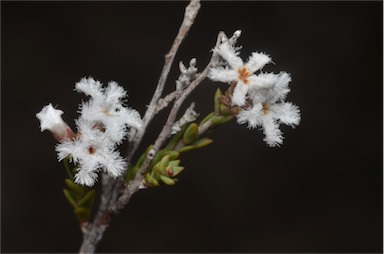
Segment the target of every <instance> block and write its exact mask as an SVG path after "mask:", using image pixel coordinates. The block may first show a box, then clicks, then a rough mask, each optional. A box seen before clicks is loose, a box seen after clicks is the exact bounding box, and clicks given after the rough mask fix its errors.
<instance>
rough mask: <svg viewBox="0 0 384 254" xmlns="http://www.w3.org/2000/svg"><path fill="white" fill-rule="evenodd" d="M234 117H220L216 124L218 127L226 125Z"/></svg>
mask: <svg viewBox="0 0 384 254" xmlns="http://www.w3.org/2000/svg"><path fill="white" fill-rule="evenodd" d="M234 118H235V117H234V116H233V115H230V116H222V117H221V119H219V121H218V122H217V124H218V125H220V124H224V123H228V122H230V121H232V120H233V119H234Z"/></svg>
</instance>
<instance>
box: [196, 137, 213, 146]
mask: <svg viewBox="0 0 384 254" xmlns="http://www.w3.org/2000/svg"><path fill="white" fill-rule="evenodd" d="M212 142H213V140H212V139H210V138H202V139H199V140H197V141H196V142H194V143H193V144H192V145H193V146H194V148H195V149H196V148H202V147H204V146H207V145H209V144H211V143H212Z"/></svg>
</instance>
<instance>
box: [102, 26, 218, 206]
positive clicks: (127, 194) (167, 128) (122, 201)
mask: <svg viewBox="0 0 384 254" xmlns="http://www.w3.org/2000/svg"><path fill="white" fill-rule="evenodd" d="M222 38H223V33H220V34H219V35H218V37H217V42H216V46H215V47H217V46H218V45H219V44H220V43H221V41H222ZM216 62H217V56H216V55H215V54H214V55H212V57H211V60H210V61H209V63H208V65H207V66H206V67H205V69H204V70H203V71H202V72H201V73H200V74H197V76H196V78H195V79H194V80H193V82H192V83H191V84H190V85H189V86H188V87H187V88H186V89H185V90H183V92H182V93H181V94H180V96H179V97H178V98H177V99H176V101H175V103H174V104H173V107H172V109H171V112H170V113H169V115H168V119H167V122H166V123H165V125H164V126H163V129H162V131H161V133H160V134H159V136H158V138H157V139H156V141H155V144H154V145H153V147H152V149H151V151H150V152H149V153H148V156H147V158H146V159H145V161H144V163H143V165H142V166H141V168H140V170H139V172H138V173H137V174H136V177H135V178H134V180H133V181H132V182H131V184H130V185H129V186H128V187H127V188H125V189H124V191H123V193H122V195H121V196H120V198H119V199H118V200H117V201H116V203H115V204H113V205H112V206H111V207H110V209H109V210H110V212H111V213H118V212H119V211H120V210H121V209H123V208H124V206H125V205H126V204H128V202H129V200H130V199H131V197H132V195H133V194H134V193H135V192H136V191H138V190H139V189H140V186H141V184H142V182H143V180H144V176H145V172H146V171H147V170H148V167H149V164H150V163H151V161H152V159H153V157H154V155H155V154H156V153H157V152H158V151H159V150H160V148H161V146H162V145H163V144H164V142H165V141H166V140H167V139H168V137H169V135H170V134H171V130H172V126H173V124H174V123H175V121H176V117H177V113H178V112H179V110H180V107H181V105H182V104H183V102H184V100H185V99H186V98H187V96H188V95H189V94H190V93H191V92H192V91H193V90H194V89H195V88H196V87H197V86H198V85H199V84H200V83H201V82H202V81H203V80H204V79H205V78H206V76H207V75H208V72H209V70H210V69H211V67H212V66H213V65H214V64H215V63H216ZM204 131H205V130H204Z"/></svg>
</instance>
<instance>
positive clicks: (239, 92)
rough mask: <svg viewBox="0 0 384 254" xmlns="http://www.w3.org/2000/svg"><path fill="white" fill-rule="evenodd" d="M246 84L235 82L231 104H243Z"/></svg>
mask: <svg viewBox="0 0 384 254" xmlns="http://www.w3.org/2000/svg"><path fill="white" fill-rule="evenodd" d="M247 92H248V86H247V85H246V84H244V83H243V82H241V81H239V82H237V85H236V87H235V89H234V91H233V95H232V105H238V106H243V105H244V104H245V100H246V98H247Z"/></svg>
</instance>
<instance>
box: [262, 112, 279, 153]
mask: <svg viewBox="0 0 384 254" xmlns="http://www.w3.org/2000/svg"><path fill="white" fill-rule="evenodd" d="M263 129H264V134H265V138H264V141H265V142H266V143H267V145H269V146H271V147H274V146H279V145H280V144H282V143H283V135H282V132H281V131H280V129H279V125H278V123H276V121H275V120H274V119H273V118H272V116H271V115H269V114H268V115H265V116H264V117H263Z"/></svg>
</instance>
